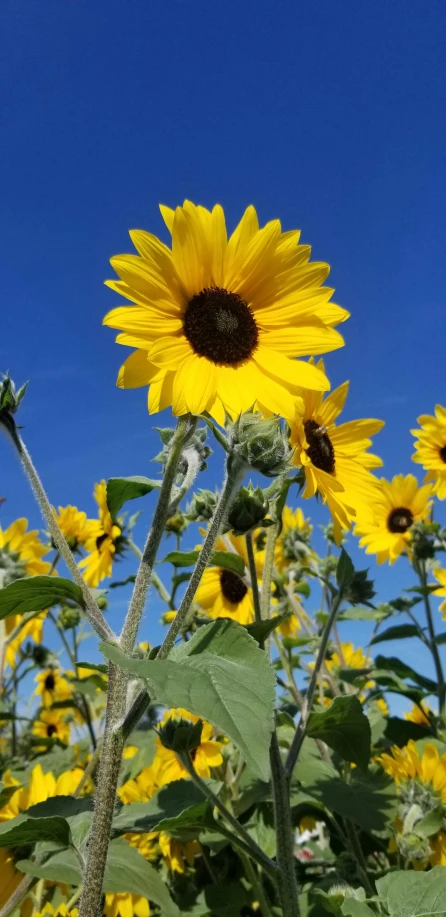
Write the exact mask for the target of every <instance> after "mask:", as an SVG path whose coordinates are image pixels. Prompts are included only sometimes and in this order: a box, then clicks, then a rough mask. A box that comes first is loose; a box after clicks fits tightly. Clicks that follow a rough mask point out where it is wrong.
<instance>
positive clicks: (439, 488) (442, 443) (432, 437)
mask: <svg viewBox="0 0 446 917" xmlns="http://www.w3.org/2000/svg"><path fill="white" fill-rule="evenodd" d="M417 420H418V423H419V424H420V427H421V429H420V430H411V431H410V432H411V433H412V435H413V436H415V437H416V442H415V452H414V454H413V456H412V461H413V462H417V463H418V464H419V465H422V466H423V468H424V469H425V471H427V474H426V477H425V479H424V480H425V481H426V482H430V483H431V484H432V493H434V494H436V496H437V497H438V499H439V500H446V408H443V407H442V406H441V404H437V405H436V406H435V417H432V416H431V415H430V414H422V415H421V417H418V418H417Z"/></svg>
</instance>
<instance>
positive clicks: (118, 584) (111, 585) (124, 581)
mask: <svg viewBox="0 0 446 917" xmlns="http://www.w3.org/2000/svg"><path fill="white" fill-rule="evenodd" d="M135 580H136V574H135V573H131V574H130V576H127V577H126V579H122V580H114V582H113V583H109V584H108V588H109V589H119V588H120V587H121V586H128V585H129V583H134V582H135Z"/></svg>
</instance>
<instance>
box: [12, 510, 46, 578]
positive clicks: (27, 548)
mask: <svg viewBox="0 0 446 917" xmlns="http://www.w3.org/2000/svg"><path fill="white" fill-rule="evenodd" d="M27 527H28V520H27V519H16V520H15V522H13V523H12V524H11V525H10V526H9V528H7V529H2V527H1V526H0V571H5V574H4V575H3V577H2V585H4V586H7V585H8V583H9V582H12V580H14V579H19V578H20V577H22V576H37V575H38V574H41V573H49V571H50V569H51V564H50V563H49V562H48V561H46V560H42V557H44V555H45V554H48V551H49V550H50V547H49V545H44V544H42V542H41V541H40V539H39V537H38V534H39V533H38V532H37V530H33V531H31V532H27V531H26V529H27ZM9 573H11V575H10V576H9V575H8V574H9Z"/></svg>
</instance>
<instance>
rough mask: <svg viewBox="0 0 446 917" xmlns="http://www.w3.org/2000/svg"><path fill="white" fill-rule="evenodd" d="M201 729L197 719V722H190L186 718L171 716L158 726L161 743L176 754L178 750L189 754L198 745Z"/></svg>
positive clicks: (200, 722) (201, 725) (201, 726)
mask: <svg viewBox="0 0 446 917" xmlns="http://www.w3.org/2000/svg"><path fill="white" fill-rule="evenodd" d="M202 730H203V723H202V721H201V720H198V722H197V723H190V722H189V721H188V720H183V719H181V718H180V719H177V718H175V717H172V718H171V719H168V720H167V722H166V723H164V725H163V726H161V727H160V730H159V737H160V741H161V745H163V746H164V748H170V749H171V751H175V752H177V753H178V754H179V753H180V752H186V753H187V754H190V753H191V752H193V751H195V749H196V748H198V746H199V745H200V742H201V733H202Z"/></svg>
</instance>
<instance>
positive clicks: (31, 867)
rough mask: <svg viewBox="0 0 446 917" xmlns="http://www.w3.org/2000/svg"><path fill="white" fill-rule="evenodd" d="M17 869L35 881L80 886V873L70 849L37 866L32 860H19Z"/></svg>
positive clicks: (77, 862)
mask: <svg viewBox="0 0 446 917" xmlns="http://www.w3.org/2000/svg"><path fill="white" fill-rule="evenodd" d="M16 865H17V869H18V870H20V872H24V873H25V874H26V875H28V876H35V878H36V879H48V881H50V882H63V883H64V884H67V885H81V884H82V871H81V867H80V863H79V860H78V857H77V855H76V853H75V851H74V850H73V849H72V848H71V849H70V848H67V849H66V850H62V851H60V852H59V853H55V854H53V855H52V856H50V857H49V858H48V860H46V862H45V863H42V864H38V863H35V862H34V861H33V860H19V861H18V863H17V864H16Z"/></svg>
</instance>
